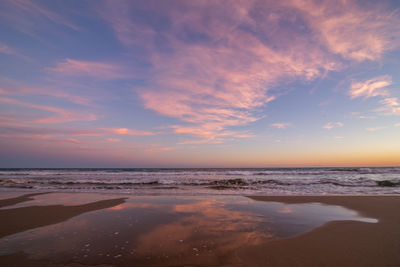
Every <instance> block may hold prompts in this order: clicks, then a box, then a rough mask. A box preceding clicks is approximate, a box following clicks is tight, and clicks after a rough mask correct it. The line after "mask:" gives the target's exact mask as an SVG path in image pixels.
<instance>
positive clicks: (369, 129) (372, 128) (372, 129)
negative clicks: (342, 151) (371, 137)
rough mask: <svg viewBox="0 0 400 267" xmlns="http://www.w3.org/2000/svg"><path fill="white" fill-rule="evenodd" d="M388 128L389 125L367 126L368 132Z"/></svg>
mask: <svg viewBox="0 0 400 267" xmlns="http://www.w3.org/2000/svg"><path fill="white" fill-rule="evenodd" d="M386 128H387V127H385V126H377V127H370V128H366V129H365V130H366V131H367V132H376V131H379V130H383V129H386Z"/></svg>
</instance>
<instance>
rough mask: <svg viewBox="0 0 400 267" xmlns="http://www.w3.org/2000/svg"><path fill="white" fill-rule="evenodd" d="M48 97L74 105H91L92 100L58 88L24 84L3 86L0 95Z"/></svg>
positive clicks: (0, 88)
mask: <svg viewBox="0 0 400 267" xmlns="http://www.w3.org/2000/svg"><path fill="white" fill-rule="evenodd" d="M1 94H3V95H22V96H23V95H46V96H52V97H56V98H62V99H66V100H68V101H70V102H72V103H76V104H80V105H91V102H92V100H91V99H89V98H88V97H84V96H81V95H75V94H72V93H69V92H67V91H63V90H60V89H58V88H51V87H46V86H43V87H29V86H25V85H23V84H19V83H18V85H11V86H7V87H5V86H3V87H0V95H1Z"/></svg>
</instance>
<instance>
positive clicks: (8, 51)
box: [0, 42, 16, 55]
mask: <svg viewBox="0 0 400 267" xmlns="http://www.w3.org/2000/svg"><path fill="white" fill-rule="evenodd" d="M0 53H3V54H8V55H14V54H16V51H15V50H14V49H13V48H11V47H9V46H8V45H5V44H3V43H1V42H0Z"/></svg>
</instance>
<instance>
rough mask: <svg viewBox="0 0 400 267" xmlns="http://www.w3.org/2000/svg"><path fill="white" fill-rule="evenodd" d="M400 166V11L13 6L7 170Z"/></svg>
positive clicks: (4, 16) (220, 4)
mask: <svg viewBox="0 0 400 267" xmlns="http://www.w3.org/2000/svg"><path fill="white" fill-rule="evenodd" d="M394 165H400V2H399V1H397V0H393V1H368V0H367V1H362V0H360V1H351V0H341V1H340V0H338V1H333V0H332V1H323V0H316V1H311V0H310V1H308V0H280V1H252V0H245V1H239V0H232V1H197V0H193V1H184V0H181V1H166V0H165V1H164V0H158V1H150V0H147V1H119V0H117V1H83V0H71V1H57V0H49V1H29V0H2V1H0V167H291V166H394Z"/></svg>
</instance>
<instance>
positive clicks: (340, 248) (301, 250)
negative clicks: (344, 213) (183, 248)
mask: <svg viewBox="0 0 400 267" xmlns="http://www.w3.org/2000/svg"><path fill="white" fill-rule="evenodd" d="M33 196H34V195H33V194H31V195H24V196H21V197H17V198H13V199H7V200H0V206H3V207H6V206H7V205H14V204H16V203H20V202H23V201H29V200H30V199H31V198H32V197H33ZM250 198H251V199H254V200H257V201H275V202H284V203H310V202H319V203H324V204H330V205H340V206H344V207H346V208H350V209H353V210H356V211H358V212H359V213H360V214H361V215H363V216H366V217H370V218H377V219H378V220H379V222H378V223H364V222H357V221H332V222H328V223H326V224H324V225H322V226H321V227H317V228H314V229H312V230H311V231H308V232H305V233H302V234H300V235H297V236H295V237H290V238H285V239H278V240H272V241H268V242H265V243H262V244H258V245H254V246H246V247H243V248H240V249H238V250H236V251H234V252H233V253H231V254H230V255H224V258H223V259H219V260H218V261H215V260H213V261H201V260H200V259H198V257H197V258H196V257H192V258H190V260H191V266H400V253H399V252H400V213H399V208H400V197H397V196H315V197H309V196H285V197H283V196H279V197H271V196H260V197H250ZM124 201H125V200H124V198H116V199H111V200H102V201H97V202H93V203H89V204H85V205H77V206H61V205H49V206H28V207H20V208H13V207H12V206H10V207H7V208H6V209H1V210H0V218H1V220H0V233H1V236H2V237H3V236H7V235H10V234H13V233H18V232H21V231H25V230H28V229H33V228H36V227H41V226H46V225H51V224H55V223H59V222H63V221H66V220H68V219H70V218H72V217H74V216H78V215H80V214H83V213H87V212H91V211H96V210H101V209H105V208H110V207H115V206H117V205H120V204H121V203H124ZM186 264H187V263H186ZM0 265H1V266H84V265H82V264H78V263H74V262H73V261H71V262H69V263H67V264H66V265H61V264H56V263H52V262H51V261H48V260H32V259H30V258H29V256H28V255H25V254H23V253H15V254H12V255H5V256H0ZM112 265H116V266H118V265H119V264H118V261H116V262H114V263H112ZM121 265H124V264H121ZM163 265H167V266H168V265H169V266H181V265H182V264H180V263H179V261H168V262H163V261H154V262H151V263H150V262H149V263H148V264H144V263H143V266H163ZM100 266H110V265H100ZM124 266H128V265H126V263H125V265H124ZM135 266H142V265H141V264H139V265H135ZM182 266H183V265H182ZM184 266H187V265H184Z"/></svg>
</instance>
